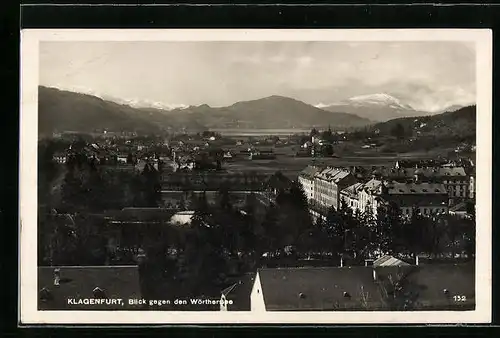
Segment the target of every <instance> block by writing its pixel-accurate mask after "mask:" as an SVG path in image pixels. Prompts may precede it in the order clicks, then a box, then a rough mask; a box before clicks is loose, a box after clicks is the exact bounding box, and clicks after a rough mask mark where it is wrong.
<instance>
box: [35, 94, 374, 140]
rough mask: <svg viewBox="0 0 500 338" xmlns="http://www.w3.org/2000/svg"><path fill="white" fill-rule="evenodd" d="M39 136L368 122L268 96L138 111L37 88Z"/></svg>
mask: <svg viewBox="0 0 500 338" xmlns="http://www.w3.org/2000/svg"><path fill="white" fill-rule="evenodd" d="M38 116H39V132H40V133H52V132H53V131H55V130H59V131H61V130H71V131H80V132H92V131H94V130H96V129H107V130H115V131H120V130H127V131H139V132H156V131H159V130H162V129H163V130H164V129H168V128H174V129H180V128H185V129H187V130H205V129H210V128H218V129H221V128H245V129H248V128H255V129H285V128H290V129H294V128H297V129H304V128H312V127H327V126H329V125H330V126H331V127H332V129H339V128H340V129H345V128H352V127H360V126H366V125H368V124H370V123H372V121H370V120H369V119H366V118H361V117H359V116H357V115H353V114H348V113H343V112H329V111H326V110H323V109H320V108H317V107H314V106H312V105H309V104H306V103H304V102H301V101H297V100H295V99H291V98H287V97H283V96H269V97H266V98H263V99H259V100H252V101H243V102H237V103H235V104H233V105H231V106H228V107H210V106H208V105H206V104H203V105H200V106H189V107H186V108H184V107H183V108H175V109H170V110H168V109H161V108H155V107H149V108H138V107H131V106H130V105H127V104H123V103H121V104H120V103H117V102H113V101H110V100H105V99H102V98H99V97H97V96H93V95H88V94H82V93H76V92H70V91H65V90H59V89H56V88H49V87H43V86H40V87H39V91H38Z"/></svg>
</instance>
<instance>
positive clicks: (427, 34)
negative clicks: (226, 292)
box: [19, 29, 492, 325]
mask: <svg viewBox="0 0 500 338" xmlns="http://www.w3.org/2000/svg"><path fill="white" fill-rule="evenodd" d="M41 41H72V42H74V41H95V42H97V41H152V42H154V41H158V42H159V41H349V42H368V41H379V42H380V41H387V42H389V41H393V42H404V41H464V42H465V41H468V42H474V43H475V46H476V86H477V87H476V97H477V99H476V103H477V127H476V128H477V140H476V142H477V143H476V145H477V151H476V163H477V164H476V166H477V168H476V172H477V177H476V196H477V197H476V201H477V211H476V225H477V226H476V270H475V271H476V283H475V287H476V308H475V310H473V311H415V312H389V311H373V312H365V311H353V312H344V311H338V312H336V311H328V312H327V311H324V312H310V311H307V312H250V311H249V312H239V311H238V312H236V311H235V312H231V311H228V312H219V311H213V312H212V311H199V312H193V311H47V310H45V311H39V310H38V305H37V303H38V301H37V299H38V291H37V271H38V270H37V228H38V227H37V209H38V208H37V205H38V202H37V142H38V113H37V109H38V104H37V103H38V85H39V81H38V77H39V72H38V63H39V42H41ZM20 57H21V69H20V76H21V81H20V84H21V88H20V93H21V98H20V99H21V110H20V149H19V151H20V157H19V172H20V181H19V195H20V201H19V238H20V246H19V247H20V252H19V264H20V267H19V287H20V296H19V301H20V306H19V319H20V322H21V324H162V325H165V324H167V325H168V324H389V323H390V324H397V323H407V324H450V323H453V324H455V323H489V322H491V311H492V300H491V291H492V282H491V280H492V271H491V267H492V257H491V255H492V248H491V245H492V237H491V229H492V217H491V213H492V205H491V200H492V199H491V195H492V171H491V166H492V31H491V30H490V29H303V30H302V29H293V30H290V29H286V30H280V29H216V30H214V29H147V30H146V29H133V30H127V29H26V30H22V31H21V54H20Z"/></svg>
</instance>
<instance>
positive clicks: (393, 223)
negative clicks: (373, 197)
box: [377, 202, 401, 253]
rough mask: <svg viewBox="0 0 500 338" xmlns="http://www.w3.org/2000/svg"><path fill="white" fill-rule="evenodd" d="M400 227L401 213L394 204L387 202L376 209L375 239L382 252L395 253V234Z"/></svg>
mask: <svg viewBox="0 0 500 338" xmlns="http://www.w3.org/2000/svg"><path fill="white" fill-rule="evenodd" d="M400 227H401V211H400V209H399V207H398V206H397V204H396V203H394V202H389V203H386V204H385V205H383V206H380V207H379V208H378V209H377V237H378V245H379V248H380V250H381V251H382V252H386V253H395V252H397V248H396V234H397V233H398V231H399V228H400Z"/></svg>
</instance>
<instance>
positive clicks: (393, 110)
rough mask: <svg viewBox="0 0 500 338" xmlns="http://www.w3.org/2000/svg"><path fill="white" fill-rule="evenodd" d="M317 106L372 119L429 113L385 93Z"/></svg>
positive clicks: (383, 119) (384, 119)
mask: <svg viewBox="0 0 500 338" xmlns="http://www.w3.org/2000/svg"><path fill="white" fill-rule="evenodd" d="M316 107H318V108H321V109H324V110H328V111H331V112H345V113H349V114H356V115H358V116H360V117H364V118H367V119H370V120H372V121H387V120H391V119H395V118H400V117H409V116H422V115H428V114H429V113H428V112H422V111H418V110H416V109H414V108H413V107H412V106H411V105H409V104H407V103H404V102H402V101H401V100H399V99H398V98H396V97H394V96H392V95H389V94H384V93H377V94H369V95H360V96H354V97H351V98H349V99H346V100H342V101H339V102H335V103H329V104H323V103H320V104H318V105H316Z"/></svg>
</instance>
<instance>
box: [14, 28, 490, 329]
mask: <svg viewBox="0 0 500 338" xmlns="http://www.w3.org/2000/svg"><path fill="white" fill-rule="evenodd" d="M21 37H22V39H21V70H20V76H21V111H20V135H21V137H20V165H19V170H20V211H19V213H20V217H19V218H20V224H19V231H20V275H19V284H20V299H19V301H20V311H19V317H20V322H21V323H22V324H164V325H165V324H208V323H214V324H222V323H224V324H265V323H278V324H384V323H416V324H429V323H436V324H445V323H446V324H449V323H452V324H453V323H488V322H489V321H491V262H492V257H491V240H492V239H491V225H492V221H491V189H492V178H491V165H492V161H491V154H492V146H491V141H492V136H491V135H492V131H491V129H492V128H491V121H492V34H491V31H490V30H485V29H377V30H370V29H360V30H358V29H350V30H345V29H344V30H341V29H319V30H300V29H297V30H277V29H276V30H273V29H269V30H244V29H225V30H209V29H206V30H205V29H194V30H174V29H160V30H125V29H120V30H107V29H103V30H100V29H99V30H98V29H95V30H94V29H83V30H71V29H69V30H65V29H46V30H36V29H33V30H31V29H28V30H23V31H22V32H21ZM477 131H481V133H479V134H478V133H477ZM477 174H479V175H477Z"/></svg>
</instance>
